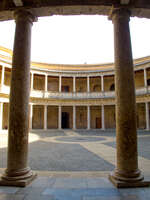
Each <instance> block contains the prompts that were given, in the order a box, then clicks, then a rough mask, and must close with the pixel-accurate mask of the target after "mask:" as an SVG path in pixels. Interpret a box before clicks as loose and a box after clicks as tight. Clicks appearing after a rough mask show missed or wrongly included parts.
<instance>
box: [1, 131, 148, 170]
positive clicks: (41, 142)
mask: <svg viewBox="0 0 150 200" xmlns="http://www.w3.org/2000/svg"><path fill="white" fill-rule="evenodd" d="M149 146H150V132H147V131H140V132H138V151H139V168H140V169H142V170H144V171H146V172H149V171H150V167H149V166H150V153H149V150H150V149H149ZM115 154H116V142H115V131H112V130H110V131H98V130H90V131H86V130H82V131H73V130H62V131H56V130H50V131H32V132H31V133H30V134H29V166H30V167H31V168H32V169H33V170H40V171H57V172H59V171H72V172H73V171H74V172H76V171H78V172H79V171H91V172H92V171H111V170H113V169H114V167H115V163H116V160H115ZM6 160H7V132H2V133H1V134H0V168H5V167H6Z"/></svg>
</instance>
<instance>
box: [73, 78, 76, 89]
mask: <svg viewBox="0 0 150 200" xmlns="http://www.w3.org/2000/svg"><path fill="white" fill-rule="evenodd" d="M73 92H76V77H75V76H73Z"/></svg>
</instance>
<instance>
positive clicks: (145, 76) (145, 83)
mask: <svg viewBox="0 0 150 200" xmlns="http://www.w3.org/2000/svg"><path fill="white" fill-rule="evenodd" d="M144 86H145V87H147V71H146V69H144Z"/></svg>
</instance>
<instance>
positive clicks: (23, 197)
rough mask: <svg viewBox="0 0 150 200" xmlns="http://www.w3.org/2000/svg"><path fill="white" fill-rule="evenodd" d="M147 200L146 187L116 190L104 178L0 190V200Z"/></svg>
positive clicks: (52, 180)
mask: <svg viewBox="0 0 150 200" xmlns="http://www.w3.org/2000/svg"><path fill="white" fill-rule="evenodd" d="M109 199H110V200H149V199H150V187H147V188H129V189H128V188H125V189H117V188H115V187H114V185H112V183H111V182H110V181H109V180H108V179H107V178H104V177H93V178H92V177H88V178H87V177H82V178H79V177H74V178H70V177H68V178H67V177H60V178H59V177H57V176H49V177H48V176H42V177H41V176H40V177H38V178H37V179H36V180H34V181H33V182H32V183H31V184H30V185H29V186H27V187H26V188H18V187H2V186H1V187H0V200H109Z"/></svg>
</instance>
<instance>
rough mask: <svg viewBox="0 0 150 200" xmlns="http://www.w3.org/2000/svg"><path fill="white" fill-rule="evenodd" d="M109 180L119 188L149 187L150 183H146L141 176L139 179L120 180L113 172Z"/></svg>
mask: <svg viewBox="0 0 150 200" xmlns="http://www.w3.org/2000/svg"><path fill="white" fill-rule="evenodd" d="M108 178H109V180H110V181H111V182H112V183H113V184H114V186H115V187H117V188H135V187H149V186H150V181H144V178H143V176H142V175H141V176H140V177H138V179H134V180H133V179H132V178H128V179H126V180H119V179H117V178H116V177H115V176H114V173H113V172H112V173H111V174H109V176H108Z"/></svg>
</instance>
